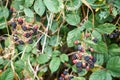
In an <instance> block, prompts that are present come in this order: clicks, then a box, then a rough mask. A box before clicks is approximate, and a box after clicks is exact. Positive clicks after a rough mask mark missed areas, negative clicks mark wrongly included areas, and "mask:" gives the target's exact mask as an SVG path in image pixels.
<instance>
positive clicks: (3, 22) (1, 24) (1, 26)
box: [0, 20, 7, 29]
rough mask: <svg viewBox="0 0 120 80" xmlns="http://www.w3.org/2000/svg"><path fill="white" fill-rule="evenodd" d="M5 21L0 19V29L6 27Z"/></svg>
mask: <svg viewBox="0 0 120 80" xmlns="http://www.w3.org/2000/svg"><path fill="white" fill-rule="evenodd" d="M6 25H7V24H6V22H5V21H1V20H0V29H4V28H6Z"/></svg>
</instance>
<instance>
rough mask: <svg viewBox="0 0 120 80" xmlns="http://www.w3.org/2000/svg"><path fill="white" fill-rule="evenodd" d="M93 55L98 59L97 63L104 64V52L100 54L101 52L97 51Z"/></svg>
mask: <svg viewBox="0 0 120 80" xmlns="http://www.w3.org/2000/svg"><path fill="white" fill-rule="evenodd" d="M93 55H94V56H95V58H96V59H97V60H96V62H95V64H98V65H103V63H104V55H103V54H99V53H95V54H93Z"/></svg>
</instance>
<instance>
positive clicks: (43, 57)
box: [37, 54, 50, 64]
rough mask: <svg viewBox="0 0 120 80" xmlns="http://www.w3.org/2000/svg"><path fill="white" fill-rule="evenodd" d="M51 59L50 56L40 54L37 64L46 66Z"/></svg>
mask: <svg viewBox="0 0 120 80" xmlns="http://www.w3.org/2000/svg"><path fill="white" fill-rule="evenodd" d="M49 59H50V56H49V55H48V54H40V55H39V57H38V58H37V62H38V63H39V64H44V63H46V62H48V61H49Z"/></svg>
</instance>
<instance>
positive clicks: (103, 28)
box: [95, 23, 116, 34]
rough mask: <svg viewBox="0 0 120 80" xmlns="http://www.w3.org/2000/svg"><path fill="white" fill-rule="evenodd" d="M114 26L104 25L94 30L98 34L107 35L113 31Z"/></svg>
mask: <svg viewBox="0 0 120 80" xmlns="http://www.w3.org/2000/svg"><path fill="white" fill-rule="evenodd" d="M115 28H116V27H115V25H113V24H110V23H105V24H102V25H99V26H98V27H97V28H95V29H96V30H97V31H98V32H100V33H102V34H109V33H111V32H113V30H115Z"/></svg>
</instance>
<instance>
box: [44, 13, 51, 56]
mask: <svg viewBox="0 0 120 80" xmlns="http://www.w3.org/2000/svg"><path fill="white" fill-rule="evenodd" d="M52 20H53V13H50V16H49V17H48V24H47V27H46V31H45V37H44V42H43V46H42V54H43V53H44V49H45V45H46V40H47V34H48V29H49V28H51V26H52Z"/></svg>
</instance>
